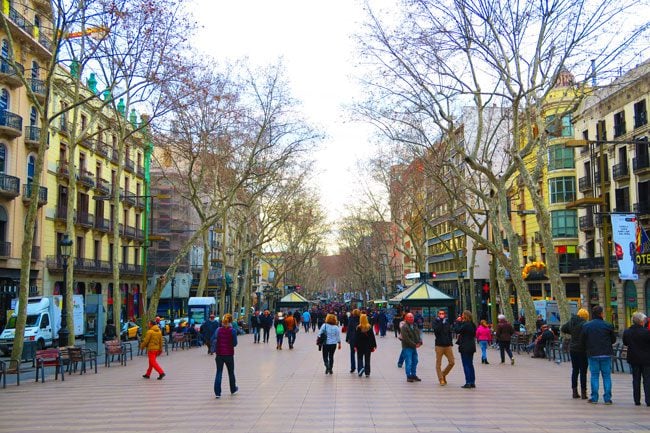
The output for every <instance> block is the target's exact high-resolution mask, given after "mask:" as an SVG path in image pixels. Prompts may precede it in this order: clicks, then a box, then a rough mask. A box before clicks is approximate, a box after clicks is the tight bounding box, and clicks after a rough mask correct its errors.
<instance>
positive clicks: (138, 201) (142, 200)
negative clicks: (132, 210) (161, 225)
mask: <svg viewBox="0 0 650 433" xmlns="http://www.w3.org/2000/svg"><path fill="white" fill-rule="evenodd" d="M146 206H147V198H146V197H138V196H136V198H135V207H136V209H140V210H143V209H144V208H145V207H146Z"/></svg>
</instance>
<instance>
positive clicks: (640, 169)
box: [632, 155, 650, 174]
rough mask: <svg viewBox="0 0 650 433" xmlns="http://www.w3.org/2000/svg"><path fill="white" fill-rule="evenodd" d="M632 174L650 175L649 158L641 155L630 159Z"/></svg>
mask: <svg viewBox="0 0 650 433" xmlns="http://www.w3.org/2000/svg"><path fill="white" fill-rule="evenodd" d="M632 170H634V174H643V173H650V157H649V156H648V155H642V156H639V157H636V158H633V159H632Z"/></svg>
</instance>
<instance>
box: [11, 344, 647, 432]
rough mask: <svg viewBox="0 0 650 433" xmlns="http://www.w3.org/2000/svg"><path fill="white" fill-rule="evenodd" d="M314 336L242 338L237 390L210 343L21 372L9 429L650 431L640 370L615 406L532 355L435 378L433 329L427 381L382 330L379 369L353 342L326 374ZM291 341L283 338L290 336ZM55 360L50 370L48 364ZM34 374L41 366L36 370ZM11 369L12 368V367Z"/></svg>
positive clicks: (425, 362)
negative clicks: (590, 398) (220, 373)
mask: <svg viewBox="0 0 650 433" xmlns="http://www.w3.org/2000/svg"><path fill="white" fill-rule="evenodd" d="M314 342H315V334H313V333H308V334H305V333H304V332H300V333H299V334H298V339H297V342H296V346H295V349H294V350H291V351H290V350H288V348H287V347H285V349H284V350H282V351H276V350H275V344H274V342H273V341H272V342H271V343H269V344H253V343H252V336H249V335H246V336H241V337H240V342H239V346H238V347H237V350H236V355H235V363H236V372H237V383H238V385H239V388H240V391H239V393H238V394H237V395H235V396H230V395H229V394H228V393H227V385H226V384H227V379H226V377H224V385H226V387H225V389H224V395H223V397H222V398H221V399H220V400H216V399H215V398H214V394H213V391H212V385H213V381H214V372H215V364H214V359H213V357H211V356H208V355H207V354H206V350H205V348H200V349H199V348H194V349H190V350H185V351H174V352H170V354H169V356H165V355H163V356H161V357H160V358H159V359H160V363H161V365H162V366H163V368H164V369H165V371H166V373H167V377H165V379H164V380H162V381H158V380H153V378H152V380H145V379H142V378H141V375H142V374H143V372H144V370H145V368H146V363H147V361H146V357H144V356H136V357H134V359H133V361H129V363H128V365H127V366H126V367H124V366H120V365H119V364H112V366H111V367H110V368H104V367H103V366H101V365H100V367H99V373H98V374H94V373H92V372H90V373H88V374H85V375H83V376H80V375H78V374H73V375H71V376H66V380H65V381H64V382H61V381H60V380H59V381H54V378H53V375H51V374H50V375H49V376H48V377H46V382H45V383H40V382H39V383H35V382H34V381H33V379H32V380H24V382H23V383H21V385H20V386H19V387H16V386H15V385H14V384H12V385H9V384H8V385H7V388H6V389H0V433H16V432H22V433H31V432H52V433H55V432H65V433H73V432H83V433H92V432H121V433H131V432H156V433H185V432H192V433H204V432H205V433H208V432H210V433H213V432H220V431H224V432H228V433H239V432H251V433H267V432H269V433H290V432H300V433H320V432H322V433H325V432H327V433H334V432H336V433H338V432H341V433H361V432H377V433H413V432H463V433H465V432H467V433H469V432H491V433H497V432H498V433H500V432H510V433H526V432H549V433H560V432H567V433H568V432H572V433H573V432H588V433H591V432H593V433H600V432H603V433H604V432H609V433H611V432H649V431H650V408H648V407H646V406H640V407H636V406H634V404H633V402H632V392H631V389H630V388H631V376H630V375H629V374H620V373H619V374H614V375H613V376H614V378H613V380H614V391H613V399H614V405H612V406H605V405H603V404H602V403H601V404H598V405H590V404H588V403H586V402H585V401H584V400H574V399H572V398H570V394H571V393H570V391H571V389H570V385H569V377H568V375H569V372H570V367H569V364H567V363H564V364H562V365H556V364H555V363H553V362H548V361H546V360H540V359H530V358H529V357H528V356H524V355H523V354H522V356H519V357H517V359H516V365H515V366H511V365H509V364H505V365H500V364H499V362H498V353H497V352H496V351H494V350H492V351H490V353H489V359H490V362H491V364H490V365H482V364H480V357H479V359H478V362H479V363H478V364H476V370H477V388H476V389H473V390H467V389H461V388H460V386H461V385H462V384H463V383H464V381H463V373H462V367H461V365H460V359H459V358H457V364H456V367H455V368H454V369H453V370H452V372H451V374H450V376H449V378H448V380H449V385H448V386H446V387H441V386H439V385H438V384H437V381H436V376H435V368H434V354H433V337H432V335H430V334H427V335H425V338H424V343H425V344H424V346H423V347H422V348H421V349H420V351H419V354H420V365H419V367H418V375H419V376H420V377H421V378H422V379H423V381H422V382H420V383H407V382H406V380H405V377H404V370H403V369H398V368H397V366H396V359H397V356H398V353H399V345H398V341H397V340H396V339H395V338H394V337H392V336H387V337H386V338H382V339H379V340H378V343H379V348H378V350H377V352H375V353H374V354H373V357H372V374H371V376H370V377H369V378H365V377H363V378H359V377H357V375H356V374H350V373H349V367H350V364H349V351H348V347H346V346H345V345H344V346H343V349H342V350H341V351H338V352H337V353H336V357H335V365H334V374H333V375H325V374H324V368H323V364H322V361H321V358H320V355H321V353H320V352H318V351H317V349H316V345H315V344H314ZM285 345H286V342H285ZM49 370H51V369H48V372H49ZM32 377H33V376H32ZM10 378H11V376H10Z"/></svg>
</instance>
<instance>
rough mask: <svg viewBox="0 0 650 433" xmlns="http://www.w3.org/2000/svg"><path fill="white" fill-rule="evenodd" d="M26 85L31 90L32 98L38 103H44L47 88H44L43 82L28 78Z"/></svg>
mask: <svg viewBox="0 0 650 433" xmlns="http://www.w3.org/2000/svg"><path fill="white" fill-rule="evenodd" d="M27 84H29V87H30V88H31V89H32V92H33V93H34V96H35V97H36V99H38V100H39V101H40V102H43V101H45V96H47V88H46V87H45V82H44V81H43V80H39V79H37V78H28V79H27Z"/></svg>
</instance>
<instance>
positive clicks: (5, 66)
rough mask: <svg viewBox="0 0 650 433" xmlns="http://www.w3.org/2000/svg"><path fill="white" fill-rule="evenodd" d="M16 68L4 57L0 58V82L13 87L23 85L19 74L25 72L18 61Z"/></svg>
mask: <svg viewBox="0 0 650 433" xmlns="http://www.w3.org/2000/svg"><path fill="white" fill-rule="evenodd" d="M15 65H16V69H14V67H13V66H11V64H10V63H9V61H8V60H7V59H5V58H0V83H3V84H6V85H7V86H9V87H11V88H12V89H15V88H16V87H20V86H22V85H23V82H22V81H20V75H23V74H24V73H25V67H24V66H23V65H21V64H20V63H16V62H15Z"/></svg>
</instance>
